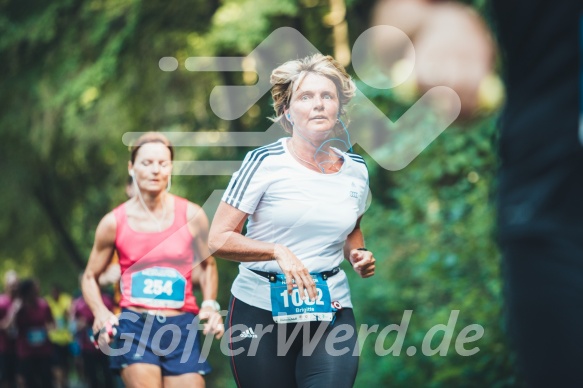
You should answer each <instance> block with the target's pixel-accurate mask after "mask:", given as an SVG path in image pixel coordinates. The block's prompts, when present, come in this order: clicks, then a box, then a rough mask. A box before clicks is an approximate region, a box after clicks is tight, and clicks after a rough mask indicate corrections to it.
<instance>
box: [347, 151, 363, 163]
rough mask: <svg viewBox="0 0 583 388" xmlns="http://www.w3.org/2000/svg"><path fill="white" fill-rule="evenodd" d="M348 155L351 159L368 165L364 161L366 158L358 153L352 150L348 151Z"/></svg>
mask: <svg viewBox="0 0 583 388" xmlns="http://www.w3.org/2000/svg"><path fill="white" fill-rule="evenodd" d="M346 154H347V155H348V156H350V159H352V160H354V161H355V162H357V163H362V164H364V165H365V166H366V162H365V161H364V158H363V157H362V156H360V155H358V154H353V153H351V152H347V153H346Z"/></svg>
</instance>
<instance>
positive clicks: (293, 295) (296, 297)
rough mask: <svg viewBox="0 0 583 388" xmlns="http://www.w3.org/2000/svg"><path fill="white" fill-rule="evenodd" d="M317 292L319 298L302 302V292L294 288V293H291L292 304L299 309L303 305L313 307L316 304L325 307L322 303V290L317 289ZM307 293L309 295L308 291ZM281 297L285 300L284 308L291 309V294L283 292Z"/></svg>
mask: <svg viewBox="0 0 583 388" xmlns="http://www.w3.org/2000/svg"><path fill="white" fill-rule="evenodd" d="M316 290H317V291H318V296H317V297H316V300H310V299H309V298H306V299H304V300H302V298H300V290H298V289H297V288H294V289H293V290H292V293H291V302H292V304H293V305H294V306H296V307H299V306H301V305H302V304H306V305H308V306H312V305H314V304H316V305H323V304H324V302H323V301H322V290H321V289H319V288H317V289H316ZM305 292H306V295H307V294H308V292H307V291H305ZM280 295H281V297H282V298H283V305H284V307H289V300H290V294H289V293H288V292H287V290H283V292H282V293H281V294H280Z"/></svg>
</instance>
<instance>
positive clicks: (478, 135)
mask: <svg viewBox="0 0 583 388" xmlns="http://www.w3.org/2000/svg"><path fill="white" fill-rule="evenodd" d="M373 4H374V2H373V1H372V0H351V1H347V5H348V12H347V16H346V17H347V22H348V26H349V32H350V38H351V39H352V41H354V39H356V38H357V37H358V35H359V34H360V33H361V32H362V31H363V30H364V29H366V28H368V22H369V9H371V7H372V5H373ZM472 4H474V5H477V6H478V9H480V10H483V9H484V1H481V0H476V1H473V2H472ZM328 12H329V3H328V2H325V1H323V0H302V1H300V2H296V1H291V0H285V1H283V2H272V1H268V0H260V1H251V0H239V1H236V0H229V1H223V2H218V1H203V0H188V1H181V2H163V1H159V0H149V1H142V0H123V1H117V0H116V1H113V0H92V1H86V2H84V1H78V0H54V1H52V2H41V1H25V2H19V1H13V0H5V1H2V2H0V53H1V55H2V59H3V60H2V62H0V71H1V72H2V74H3V80H2V82H1V83H0V154H1V155H2V157H1V158H0V167H1V169H2V172H3V174H4V175H3V182H4V189H3V190H2V191H0V203H2V206H3V217H1V218H0V236H1V237H2V241H1V244H0V271H5V270H7V269H9V268H15V269H17V270H18V272H19V273H20V274H21V275H22V276H36V277H38V278H40V280H41V286H42V287H43V289H44V290H46V289H47V288H48V286H49V285H50V284H51V283H53V282H59V283H61V284H62V285H63V286H64V287H65V288H67V289H68V290H69V291H73V290H74V289H75V288H76V287H77V276H76V274H77V273H78V272H79V271H81V270H82V269H83V267H84V265H85V261H86V258H87V257H88V254H89V251H90V249H91V245H92V240H93V235H94V230H95V227H96V225H97V223H98V222H99V220H100V218H101V217H102V216H103V215H104V214H105V213H106V212H107V211H109V210H110V209H112V208H113V207H114V206H117V205H118V204H119V203H120V202H122V201H123V200H124V192H123V186H124V182H125V179H126V176H127V169H126V166H127V159H128V152H127V148H126V147H125V146H124V145H123V143H122V141H121V138H122V136H123V134H124V133H126V132H132V131H140V132H141V131H149V130H159V131H177V132H180V131H182V132H191V131H210V130H217V131H262V130H265V129H266V128H267V127H268V126H269V124H270V123H269V122H268V120H266V119H265V117H266V116H271V115H272V113H271V112H272V108H271V106H270V104H271V101H270V99H269V97H268V96H264V98H262V99H261V100H260V101H259V102H258V104H257V105H256V107H255V108H254V112H253V113H248V114H246V115H244V116H243V117H242V118H241V119H240V120H236V121H233V122H225V121H222V120H219V119H218V118H217V117H216V116H214V114H213V113H212V111H211V110H210V107H209V103H208V98H209V94H210V92H211V90H212V88H213V87H214V86H216V85H219V84H241V83H242V77H241V75H240V74H233V73H212V72H210V73H191V72H188V71H187V70H185V69H184V67H183V66H182V65H180V66H179V69H178V70H177V71H175V72H168V73H164V72H162V71H160V69H159V68H158V60H159V59H160V58H161V57H165V56H174V57H176V58H178V60H179V63H181V64H182V63H184V60H185V59H186V58H187V57H189V56H213V55H219V56H236V55H245V54H247V53H248V52H249V51H251V50H252V49H253V48H255V46H256V45H257V44H258V43H260V42H261V41H262V39H264V38H265V37H266V36H267V35H268V34H269V33H270V32H271V31H273V30H274V29H275V28H277V27H281V26H290V27H294V28H296V29H298V30H299V31H301V32H302V33H303V34H304V36H306V38H307V39H309V40H310V41H311V42H312V43H313V44H314V46H316V47H317V48H318V49H320V50H321V51H322V52H323V53H326V54H328V53H332V52H333V47H332V44H333V39H332V30H331V28H330V27H329V26H327V25H325V24H324V22H323V16H324V15H326V14H327V13H328ZM359 88H360V89H361V90H362V91H363V93H365V94H366V95H367V96H368V97H369V98H371V99H372V100H374V101H375V103H376V104H377V105H378V106H379V107H380V108H381V109H382V110H383V112H385V113H386V114H387V115H388V117H390V118H391V119H393V120H395V119H396V118H397V117H399V116H400V115H401V114H402V113H403V112H404V111H405V110H406V109H407V107H406V106H402V105H400V104H398V103H397V102H396V101H395V100H394V97H393V95H392V93H391V91H384V90H376V89H373V88H370V87H366V85H363V84H362V83H359ZM429 119H430V118H423V120H429ZM423 123H425V125H429V124H428V123H429V121H427V122H425V121H424V122H423ZM494 131H495V130H494V119H493V118H487V119H484V120H482V121H480V122H477V123H474V124H472V125H471V126H467V125H466V126H464V127H452V128H449V129H448V130H446V131H445V133H444V134H442V135H441V136H440V137H439V138H438V139H437V140H436V141H434V142H433V143H432V144H431V145H430V146H429V147H428V148H427V149H426V150H425V151H424V152H423V153H422V155H421V156H420V157H419V158H418V159H416V160H415V161H414V162H413V163H411V165H409V166H408V167H407V168H405V169H404V170H402V171H399V172H388V171H385V170H383V169H382V168H380V167H379V166H378V165H377V164H376V163H375V162H374V160H372V158H370V157H368V166H369V170H370V175H371V190H372V194H373V203H372V205H371V207H370V209H369V210H368V212H367V213H366V215H365V218H364V221H363V224H362V227H363V229H364V231H365V235H366V238H367V246H368V248H369V249H371V250H373V251H374V253H375V256H376V257H377V259H378V273H377V275H375V277H373V278H371V279H367V280H362V279H357V278H356V276H355V275H354V274H352V272H351V270H350V269H349V268H348V269H347V270H348V271H347V272H349V274H350V275H349V276H350V277H351V279H350V280H351V285H352V295H353V301H354V302H355V306H356V307H355V311H356V314H357V322H358V323H359V324H361V323H362V324H367V325H369V326H370V325H373V324H379V325H381V327H384V326H386V325H388V324H391V323H397V324H398V323H400V321H401V318H402V316H403V313H404V311H405V310H413V316H412V319H411V322H410V325H409V328H408V333H407V337H406V340H405V344H404V346H403V350H402V352H401V354H400V355H399V356H392V355H387V356H384V357H379V356H377V355H376V354H375V351H374V340H375V339H376V336H375V335H371V336H370V337H369V338H368V340H367V341H365V342H364V345H363V351H362V358H361V362H360V371H359V375H358V379H357V386H388V385H390V386H435V387H437V386H484V385H490V386H507V385H512V384H513V383H514V382H515V380H514V379H515V377H514V374H513V372H512V371H511V369H510V367H511V360H512V357H511V353H510V352H509V350H508V348H507V346H506V344H505V343H504V337H503V322H502V316H501V303H502V302H501V285H500V280H499V278H500V277H499V258H498V253H497V251H496V247H495V244H494V241H493V237H492V228H493V206H492V198H491V197H492V191H493V186H494V170H495V158H494V152H493V149H492V144H493V138H494V133H495V132H494ZM282 135H283V132H282ZM248 150H249V149H247V148H234V147H231V148H229V147H225V148H202V147H188V148H187V147H182V148H179V149H178V150H177V158H176V159H177V160H225V159H232V160H241V159H242V156H243V155H244V153H245V152H246V151H248ZM227 182H228V177H224V176H223V177H206V176H200V177H199V176H177V177H174V179H173V187H174V188H173V192H174V193H176V194H178V195H183V196H185V197H187V198H189V199H190V200H192V201H194V202H197V203H201V204H202V203H204V202H205V201H206V199H207V198H208V197H209V196H210V194H211V193H212V192H213V191H214V190H215V189H224V188H225V186H226V184H227ZM211 216H212V215H209V217H211ZM219 270H220V281H221V283H220V284H221V288H220V293H219V301H220V302H221V304H222V305H223V306H226V305H227V302H228V300H229V294H230V293H229V289H230V284H231V282H232V280H233V279H234V277H235V276H236V273H237V268H236V265H235V264H234V263H231V262H226V261H222V260H219ZM451 310H460V315H459V318H458V322H457V325H456V331H455V333H454V339H455V336H456V335H457V334H458V333H459V331H460V330H461V329H462V328H463V327H465V326H467V325H469V324H473V323H476V324H480V325H482V326H483V327H484V330H485V334H484V336H483V338H481V339H480V340H478V341H476V342H475V343H472V344H468V346H467V347H469V348H470V347H472V346H474V345H475V346H478V347H479V348H480V351H479V352H478V353H477V354H475V355H473V356H469V357H461V356H457V355H455V354H454V353H455V352H454V348H453V342H454V341H452V346H451V347H450V349H449V353H448V355H447V356H445V357H440V356H437V355H436V356H431V357H429V356H424V355H423V354H422V353H421V352H420V346H421V342H422V340H423V337H424V335H425V333H427V331H428V330H429V329H430V328H431V327H432V326H433V325H435V324H439V323H442V324H445V323H447V320H448V318H449V315H450V312H451ZM438 339H439V338H436V340H435V341H436V342H437V341H438ZM393 341H394V334H392V335H390V336H389V337H388V339H387V340H386V341H385V344H384V346H385V348H388V347H390V345H391V343H392V342H393ZM409 346H416V347H417V348H418V352H417V354H416V355H415V356H412V357H410V356H407V355H406V353H405V350H406V349H407V347H409ZM433 346H436V345H435V344H434V345H433ZM210 361H211V363H212V364H213V367H214V373H213V374H212V375H211V376H209V378H208V380H207V381H208V384H209V386H233V383H232V378H231V376H230V371H229V365H228V360H227V358H226V357H225V356H223V355H222V354H221V353H220V350H219V348H218V343H216V342H215V343H214V345H213V350H212V353H211V356H210Z"/></svg>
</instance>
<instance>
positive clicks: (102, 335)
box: [92, 308, 119, 348]
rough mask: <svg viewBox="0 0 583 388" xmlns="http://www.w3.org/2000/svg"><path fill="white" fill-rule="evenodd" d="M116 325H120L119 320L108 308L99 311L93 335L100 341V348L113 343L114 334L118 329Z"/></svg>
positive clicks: (96, 315)
mask: <svg viewBox="0 0 583 388" xmlns="http://www.w3.org/2000/svg"><path fill="white" fill-rule="evenodd" d="M114 326H119V321H118V319H117V317H116V316H115V315H114V314H113V313H112V312H111V311H109V310H108V309H107V308H103V309H102V310H100V311H99V313H97V314H95V320H94V321H93V328H92V330H93V336H94V337H95V340H97V341H98V342H99V347H100V348H101V347H103V346H105V345H107V344H109V343H111V341H112V340H113V336H114V335H115V331H116V330H117V329H116V328H114ZM98 333H99V334H98Z"/></svg>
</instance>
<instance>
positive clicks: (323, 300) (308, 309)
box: [271, 274, 336, 323]
mask: <svg viewBox="0 0 583 388" xmlns="http://www.w3.org/2000/svg"><path fill="white" fill-rule="evenodd" d="M310 275H311V276H312V278H313V279H314V282H315V284H316V291H317V295H318V296H317V297H316V300H310V299H309V298H308V297H307V295H308V292H307V291H305V290H304V292H305V293H306V298H305V299H302V298H301V297H300V291H299V290H298V288H297V287H294V289H293V291H292V293H291V294H289V293H288V291H287V282H286V280H285V276H284V275H283V274H277V276H276V281H275V282H273V283H271V313H272V315H273V320H274V322H275V323H291V322H310V321H333V320H334V314H335V311H336V310H335V309H333V308H332V305H331V298H330V290H329V289H328V284H327V283H326V281H325V280H324V279H322V275H321V274H310Z"/></svg>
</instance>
